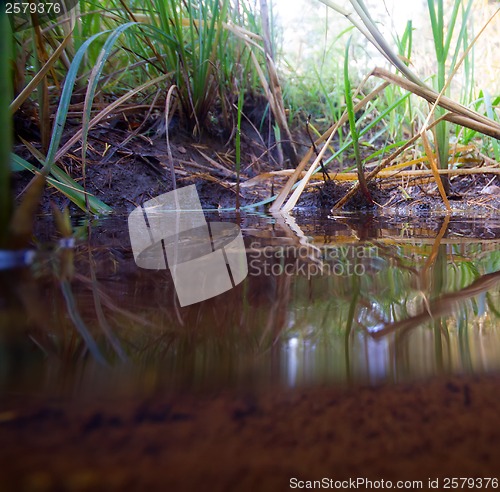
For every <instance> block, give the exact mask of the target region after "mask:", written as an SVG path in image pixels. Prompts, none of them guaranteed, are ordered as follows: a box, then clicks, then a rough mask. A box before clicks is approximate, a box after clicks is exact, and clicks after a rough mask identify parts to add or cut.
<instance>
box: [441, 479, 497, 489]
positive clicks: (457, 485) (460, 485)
mask: <svg viewBox="0 0 500 492" xmlns="http://www.w3.org/2000/svg"><path fill="white" fill-rule="evenodd" d="M443 488H444V489H487V488H491V489H498V478H444V479H443Z"/></svg>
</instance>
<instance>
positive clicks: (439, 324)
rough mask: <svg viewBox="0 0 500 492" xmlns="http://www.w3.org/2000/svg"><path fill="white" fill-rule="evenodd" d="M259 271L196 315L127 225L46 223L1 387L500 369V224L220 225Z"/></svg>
mask: <svg viewBox="0 0 500 492" xmlns="http://www.w3.org/2000/svg"><path fill="white" fill-rule="evenodd" d="M210 220H213V221H226V222H235V223H238V224H239V225H240V227H241V228H242V231H243V236H244V239H245V246H246V250H247V261H248V276H247V277H246V279H245V280H244V281H243V282H242V283H241V284H239V285H237V286H236V287H234V288H233V289H231V290H229V291H227V292H225V293H223V294H221V295H219V296H217V297H214V298H212V299H208V300H205V301H203V302H200V303H197V304H193V305H190V306H186V307H180V305H179V302H178V299H177V296H176V292H175V289H174V286H173V282H172V277H171V274H170V271H169V270H160V271H153V270H144V269H141V268H138V267H137V266H136V264H135V261H134V258H133V255H132V251H131V246H130V241H129V236H128V229H127V220H126V218H116V217H115V218H108V219H104V220H101V221H95V223H92V224H88V223H83V224H80V225H77V226H75V234H76V236H77V241H76V246H75V248H74V249H67V250H61V249H57V248H56V247H55V245H56V239H57V234H56V233H55V231H53V226H52V223H51V221H50V220H48V219H47V220H45V219H43V218H42V219H40V221H39V224H38V233H37V236H38V238H39V239H38V240H39V244H38V245H37V248H36V251H35V252H36V257H35V260H34V262H33V264H32V265H31V266H30V267H27V268H24V269H18V270H10V271H4V272H1V276H0V316H1V318H0V319H1V321H0V390H1V391H2V392H8V393H11V394H15V393H22V394H25V393H30V394H31V393H35V394H65V395H82V394H94V393H102V394H110V393H112V394H115V393H116V394H135V393H142V392H146V393H147V392H150V391H153V390H160V391H168V390H170V389H172V390H173V389H181V390H183V389H186V390H191V389H201V390H204V389H210V388H215V387H217V388H220V387H229V386H231V387H240V386H241V387H248V386H253V387H262V386H266V385H270V384H280V385H284V386H296V385H304V384H316V383H327V382H334V381H335V382H346V383H349V382H351V381H368V382H373V383H376V382H381V381H401V380H408V379H414V378H421V377H426V376H430V375H434V374H441V373H484V372H496V371H498V370H500V222H499V221H498V220H496V221H495V220H494V219H488V220H479V219H477V220H466V219H451V220H450V219H445V218H442V217H433V216H428V217H426V218H425V219H419V220H417V219H416V218H411V217H407V218H404V217H403V218H400V219H397V220H394V219H391V220H388V219H384V218H383V217H372V216H369V215H358V216H336V217H323V218H313V217H310V216H300V215H298V216H297V217H295V218H292V217H288V218H285V217H270V216H265V215H260V216H259V215H243V216H236V215H234V214H233V215H225V216H218V215H217V216H216V215H214V216H212V217H211V218H210Z"/></svg>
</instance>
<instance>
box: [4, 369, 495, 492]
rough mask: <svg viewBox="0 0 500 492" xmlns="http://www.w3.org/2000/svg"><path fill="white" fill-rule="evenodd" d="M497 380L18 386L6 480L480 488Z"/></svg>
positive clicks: (202, 486)
mask: <svg viewBox="0 0 500 492" xmlns="http://www.w3.org/2000/svg"><path fill="white" fill-rule="evenodd" d="M499 392H500V375H495V376H481V377H478V376H464V377H449V378H438V379H432V380H429V381H422V382H417V383H411V384H410V383H400V384H397V385H384V386H380V387H366V386H363V387H351V388H348V389H346V388H344V389H342V388H340V387H316V388H310V389H295V390H279V391H265V392H263V393H261V394H241V393H239V394H235V393H230V392H223V393H218V394H214V395H206V394H205V395H197V396H193V395H180V396H179V395H177V396H176V397H166V396H163V397H158V396H155V397H151V398H148V399H141V400H132V399H130V400H127V401H108V402H106V401H93V402H86V403H82V402H78V403H76V402H71V403H65V404H63V403H61V402H56V401H46V400H44V401H40V400H36V399H27V398H20V397H16V396H14V395H13V396H11V397H9V398H8V399H4V400H3V402H2V403H1V413H0V419H1V421H2V423H1V424H0V432H1V442H2V446H1V447H0V463H1V465H0V467H1V473H0V477H1V481H0V490H2V491H8V490H38V491H41V490H79V491H80V490H172V491H202V490H203V491H212V490H213V491H261V490H273V491H274V490H276V491H280V490H290V489H291V487H290V486H292V488H293V486H295V485H297V486H299V485H303V486H304V487H306V486H307V485H310V486H311V487H312V486H313V485H316V488H318V485H319V484H318V483H316V484H314V483H312V482H310V483H307V482H304V483H300V482H299V481H313V480H322V479H327V480H329V479H332V480H333V482H329V481H327V480H324V481H323V482H321V484H322V485H323V486H325V484H329V483H331V484H332V488H334V486H335V482H336V481H342V480H349V479H351V480H357V479H366V480H372V481H373V483H372V484H371V487H372V488H375V487H376V486H377V485H378V486H379V488H382V487H381V484H382V482H380V481H381V480H384V484H385V486H386V488H388V483H387V482H388V481H390V482H391V483H392V487H393V488H396V487H397V486H398V485H400V484H398V483H397V481H398V480H403V481H411V480H417V481H422V483H421V484H419V483H418V482H417V483H413V484H411V485H412V488H411V490H430V487H429V482H428V481H429V479H432V480H434V482H433V484H434V485H435V484H436V482H435V480H436V479H439V482H437V483H438V487H439V490H444V489H445V487H446V484H447V483H448V485H449V486H450V488H451V484H452V482H451V481H450V482H447V481H446V479H451V478H458V479H460V478H462V477H463V478H465V477H467V478H475V479H476V481H475V486H474V487H473V488H479V484H480V481H479V478H482V479H483V481H482V488H483V489H485V488H486V484H487V480H486V479H488V478H494V479H499V478H500V446H499V442H500V424H499V418H498V417H499V415H500V399H499V398H498V394H499ZM375 481H379V482H375ZM458 484H459V488H460V487H462V486H463V482H462V481H460V480H459V482H458ZM495 484H496V485H497V487H498V482H495V481H490V482H489V484H488V488H487V489H489V490H492V489H494V488H495ZM337 485H339V484H337ZM351 485H352V482H351ZM368 485H370V484H368ZM420 485H421V486H420ZM297 488H298V487H297ZM351 488H353V487H351ZM465 488H469V486H468V485H467V483H465ZM367 489H370V486H366V485H365V486H364V485H362V484H359V486H358V487H357V490H367Z"/></svg>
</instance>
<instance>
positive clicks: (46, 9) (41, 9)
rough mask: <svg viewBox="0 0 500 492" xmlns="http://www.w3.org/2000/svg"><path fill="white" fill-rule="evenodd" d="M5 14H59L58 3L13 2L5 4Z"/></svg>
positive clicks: (59, 7)
mask: <svg viewBox="0 0 500 492" xmlns="http://www.w3.org/2000/svg"><path fill="white" fill-rule="evenodd" d="M5 13H6V14H52V13H54V14H60V13H61V4H60V3H46V2H22V3H18V2H14V3H6V4H5Z"/></svg>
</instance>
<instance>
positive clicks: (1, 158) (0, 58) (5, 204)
mask: <svg viewBox="0 0 500 492" xmlns="http://www.w3.org/2000/svg"><path fill="white" fill-rule="evenodd" d="M10 52H11V37H10V25H9V21H8V19H7V16H6V15H4V14H3V13H2V12H0V128H2V138H1V140H0V244H2V243H3V242H4V241H5V239H6V235H7V227H8V223H9V219H10V213H11V196H10V165H9V162H10V151H11V144H12V134H11V128H12V120H11V115H10V111H9V103H10V99H11V94H12V87H11V74H10V70H9V59H10Z"/></svg>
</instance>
